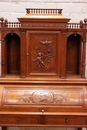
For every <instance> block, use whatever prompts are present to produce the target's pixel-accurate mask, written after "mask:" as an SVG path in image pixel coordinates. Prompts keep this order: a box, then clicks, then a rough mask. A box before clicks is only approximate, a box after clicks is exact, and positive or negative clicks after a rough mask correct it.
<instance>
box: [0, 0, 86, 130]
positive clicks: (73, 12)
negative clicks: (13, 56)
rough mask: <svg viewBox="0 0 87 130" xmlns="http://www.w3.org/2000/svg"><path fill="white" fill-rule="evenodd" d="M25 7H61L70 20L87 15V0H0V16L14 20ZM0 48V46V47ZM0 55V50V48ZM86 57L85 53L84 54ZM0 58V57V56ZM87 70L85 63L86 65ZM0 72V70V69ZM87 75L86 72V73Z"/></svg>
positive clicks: (22, 14) (82, 18)
mask: <svg viewBox="0 0 87 130" xmlns="http://www.w3.org/2000/svg"><path fill="white" fill-rule="evenodd" d="M25 8H61V9H63V15H64V17H67V18H71V21H70V22H79V21H80V20H84V18H86V17H87V0H0V17H4V18H5V19H8V21H9V22H10V21H11V22H16V21H17V18H19V17H22V16H24V15H25ZM0 48H1V47H0ZM0 55H1V50H0ZM86 57H87V54H86ZM0 59H1V58H0ZM86 70H87V65H86ZM0 73H1V71H0ZM86 77H87V73H86ZM8 129H9V130H39V129H40V130H57V129H58V128H48V127H47V128H38V127H34V128H31V127H19V128H18V127H9V128H8ZM67 129H68V130H73V129H74V130H75V128H72V129H71V128H59V129H58V130H67Z"/></svg>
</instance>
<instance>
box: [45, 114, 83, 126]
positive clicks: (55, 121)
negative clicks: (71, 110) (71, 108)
mask: <svg viewBox="0 0 87 130" xmlns="http://www.w3.org/2000/svg"><path fill="white" fill-rule="evenodd" d="M45 123H46V124H48V125H85V118H82V117H61V116H52V117H51V116H48V117H46V120H45Z"/></svg>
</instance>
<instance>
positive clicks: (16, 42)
mask: <svg viewBox="0 0 87 130" xmlns="http://www.w3.org/2000/svg"><path fill="white" fill-rule="evenodd" d="M5 61H6V62H5V63H6V64H5V73H6V74H20V37H19V36H18V35H17V34H16V33H9V34H7V35H6V36H5Z"/></svg>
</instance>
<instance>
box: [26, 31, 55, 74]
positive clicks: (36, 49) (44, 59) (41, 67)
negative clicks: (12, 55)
mask: <svg viewBox="0 0 87 130" xmlns="http://www.w3.org/2000/svg"><path fill="white" fill-rule="evenodd" d="M27 42H28V43H27V44H28V52H29V57H28V75H33V74H35V75H37V74H40V75H50V74H51V75H58V68H57V67H58V32H56V33H52V32H51V33H50V32H44V31H42V32H40V31H39V32H36V33H35V32H29V33H28V40H27Z"/></svg>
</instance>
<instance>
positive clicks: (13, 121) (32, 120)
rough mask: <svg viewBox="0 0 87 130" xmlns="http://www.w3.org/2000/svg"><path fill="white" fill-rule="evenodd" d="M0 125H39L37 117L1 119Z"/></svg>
mask: <svg viewBox="0 0 87 130" xmlns="http://www.w3.org/2000/svg"><path fill="white" fill-rule="evenodd" d="M0 124H30V125H32V124H39V116H29V117H9V116H7V117H2V118H0Z"/></svg>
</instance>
